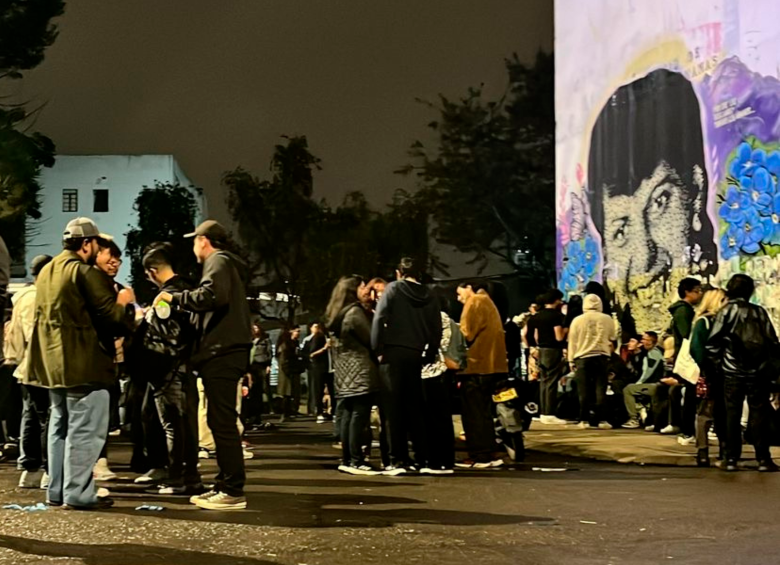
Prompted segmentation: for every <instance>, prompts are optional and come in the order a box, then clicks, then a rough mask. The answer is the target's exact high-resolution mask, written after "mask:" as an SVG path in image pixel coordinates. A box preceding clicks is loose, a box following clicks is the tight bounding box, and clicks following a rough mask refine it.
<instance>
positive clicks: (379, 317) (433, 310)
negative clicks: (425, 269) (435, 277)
mask: <svg viewBox="0 0 780 565" xmlns="http://www.w3.org/2000/svg"><path fill="white" fill-rule="evenodd" d="M440 342H441V314H439V307H438V305H437V304H436V300H434V298H433V294H431V291H430V290H428V287H426V286H425V285H422V284H419V283H415V282H411V281H407V280H400V281H393V282H391V283H390V284H389V285H387V288H385V292H384V294H383V295H382V299H381V300H380V301H379V304H378V305H377V307H376V314H375V315H374V321H373V324H372V327H371V346H372V347H373V349H374V352H375V353H376V354H377V355H382V353H383V351H384V349H385V348H386V347H406V348H408V349H414V350H415V351H419V352H420V353H422V352H425V361H426V362H427V363H430V362H432V361H434V360H435V358H436V354H437V352H438V351H439V343H440Z"/></svg>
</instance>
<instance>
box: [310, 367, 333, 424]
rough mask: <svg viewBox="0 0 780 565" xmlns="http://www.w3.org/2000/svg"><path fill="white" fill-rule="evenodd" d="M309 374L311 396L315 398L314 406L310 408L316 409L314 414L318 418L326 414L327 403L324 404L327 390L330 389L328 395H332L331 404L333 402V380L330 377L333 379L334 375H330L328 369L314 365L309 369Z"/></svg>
mask: <svg viewBox="0 0 780 565" xmlns="http://www.w3.org/2000/svg"><path fill="white" fill-rule="evenodd" d="M309 374H310V375H311V387H312V388H311V389H310V390H309V394H310V395H311V396H312V397H313V398H314V400H313V402H314V404H313V405H311V404H310V405H309V407H310V408H314V414H316V415H317V416H322V415H323V414H324V413H325V403H324V402H323V397H324V395H325V388H326V387H327V389H328V394H329V395H330V398H331V402H333V398H334V395H333V392H334V391H333V380H331V379H330V378H329V377H332V376H333V374H332V373H328V368H327V367H316V366H314V365H312V367H311V368H310V369H309Z"/></svg>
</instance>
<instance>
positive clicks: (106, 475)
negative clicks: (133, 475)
mask: <svg viewBox="0 0 780 565" xmlns="http://www.w3.org/2000/svg"><path fill="white" fill-rule="evenodd" d="M92 475H93V476H94V477H95V480H96V481H115V480H116V479H117V476H116V473H114V472H113V471H112V470H111V469H109V468H108V459H106V458H105V457H101V458H100V459H98V461H97V463H96V464H95V468H94V469H93V471H92Z"/></svg>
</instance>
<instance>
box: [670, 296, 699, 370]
mask: <svg viewBox="0 0 780 565" xmlns="http://www.w3.org/2000/svg"><path fill="white" fill-rule="evenodd" d="M669 313H670V314H671V315H672V325H671V327H670V328H669V329H670V330H671V333H672V336H673V337H674V354H675V356H676V355H677V354H678V353H679V352H680V347H681V346H682V342H683V340H684V339H686V338H689V337H691V330H692V329H693V318H694V317H695V316H696V312H695V311H694V310H693V306H691V305H690V304H689V303H688V302H686V301H685V300H678V301H677V302H675V303H674V304H672V305H671V306H670V307H669Z"/></svg>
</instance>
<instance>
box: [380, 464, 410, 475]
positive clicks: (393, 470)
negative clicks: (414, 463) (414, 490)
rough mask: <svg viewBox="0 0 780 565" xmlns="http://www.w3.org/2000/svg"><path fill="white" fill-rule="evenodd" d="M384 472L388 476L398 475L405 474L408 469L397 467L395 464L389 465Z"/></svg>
mask: <svg viewBox="0 0 780 565" xmlns="http://www.w3.org/2000/svg"><path fill="white" fill-rule="evenodd" d="M382 474H383V475H386V476H388V477H397V476H398V475H405V474H406V469H404V468H403V467H397V466H395V465H388V466H387V467H385V468H384V470H383V471H382Z"/></svg>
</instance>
